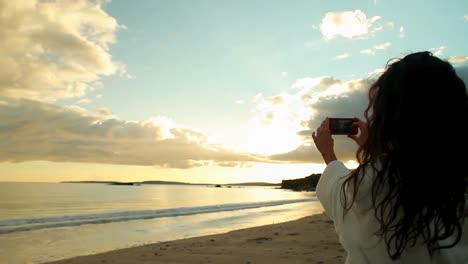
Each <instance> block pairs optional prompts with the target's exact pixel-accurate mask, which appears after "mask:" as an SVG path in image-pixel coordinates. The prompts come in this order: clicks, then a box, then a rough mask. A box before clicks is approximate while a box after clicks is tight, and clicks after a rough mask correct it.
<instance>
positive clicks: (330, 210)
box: [315, 160, 350, 231]
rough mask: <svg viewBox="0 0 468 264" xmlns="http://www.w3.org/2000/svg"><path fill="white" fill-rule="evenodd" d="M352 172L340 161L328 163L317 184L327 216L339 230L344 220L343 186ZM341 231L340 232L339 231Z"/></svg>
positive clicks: (317, 192)
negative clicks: (341, 198)
mask: <svg viewBox="0 0 468 264" xmlns="http://www.w3.org/2000/svg"><path fill="white" fill-rule="evenodd" d="M349 173H350V170H349V169H348V168H346V167H345V165H344V164H343V162H341V161H339V160H335V161H332V162H330V163H328V165H327V167H326V168H325V170H324V171H323V173H322V176H320V180H319V182H318V184H317V188H316V190H315V191H316V194H317V198H318V199H319V200H320V202H321V203H322V206H323V208H324V209H325V212H326V213H327V215H328V216H329V217H330V218H331V219H332V220H333V222H334V223H335V229H339V227H340V226H341V221H342V220H343V210H344V209H343V206H342V205H341V201H340V196H341V184H342V182H343V179H344V178H345V176H347V175H348V174H349ZM337 231H339V230H337Z"/></svg>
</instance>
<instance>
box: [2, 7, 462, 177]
mask: <svg viewBox="0 0 468 264" xmlns="http://www.w3.org/2000/svg"><path fill="white" fill-rule="evenodd" d="M466 36H468V2H467V1H466V0H450V1H436V0H429V1H427V0H424V1H422V0H415V1H406V0H405V1H403V0H396V1H395V0H392V1H390V0H359V1H358V0H350V1H318V0H317V1H315V0H309V1H299V0H292V1H270V0H254V1H247V0H240V1H227V0H216V1H215V0H194V1H187V0H166V1H159V0H140V1H124V0H113V1H87V0H76V1H75V0H69V1H60V0H18V1H9V0H0V39H2V41H1V42H0V69H2V70H1V71H0V181H30V182H38V181H45V182H59V181H70V180H116V181H146V180H165V181H183V182H192V183H237V182H257V181H261V182H281V180H284V179H294V178H302V177H305V176H308V175H310V174H311V173H321V172H322V170H323V169H324V167H325V166H324V164H323V160H322V159H321V156H320V154H319V153H318V151H317V150H316V148H315V146H314V145H313V143H312V141H311V137H310V134H311V132H312V131H314V130H315V129H316V128H317V127H318V126H319V124H320V123H321V122H322V120H323V119H324V118H325V117H361V118H362V117H363V114H362V113H363V111H364V109H365V107H366V106H367V102H368V101H367V89H368V87H369V84H370V83H372V81H373V80H375V79H376V78H377V77H378V76H379V74H380V73H381V72H382V71H383V70H384V69H385V66H386V64H387V62H389V61H391V60H392V59H397V58H401V57H402V56H404V55H406V54H409V53H411V52H416V51H422V50H427V51H431V52H432V53H433V54H434V55H436V56H439V57H440V58H443V59H445V60H448V61H449V62H451V63H452V64H453V65H454V66H455V68H456V70H457V72H458V73H459V75H460V76H461V77H462V78H464V80H465V82H467V80H468V50H467V49H466V42H467V40H468V39H467V37H466ZM441 89H443V87H441ZM422 97H423V95H422ZM334 139H335V149H336V152H337V155H338V158H339V159H340V160H342V161H344V162H345V164H346V166H348V167H349V168H352V167H353V166H355V165H356V163H355V151H356V149H357V146H356V145H355V143H354V142H352V141H351V140H350V139H348V138H347V137H345V136H334Z"/></svg>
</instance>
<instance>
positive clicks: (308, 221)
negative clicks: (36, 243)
mask: <svg viewBox="0 0 468 264" xmlns="http://www.w3.org/2000/svg"><path fill="white" fill-rule="evenodd" d="M345 259H346V252H345V251H344V249H343V248H342V247H341V245H340V244H339V242H338V239H337V235H336V233H335V230H334V228H333V223H332V221H331V220H330V219H329V218H328V216H327V215H326V214H325V213H321V214H314V215H311V216H306V217H302V218H300V219H298V220H293V221H289V222H283V223H278V224H270V225H263V226H258V227H251V228H245V229H239V230H234V231H230V232H227V233H221V234H216V235H209V236H200V237H193V238H186V239H180V240H174V241H167V242H160V243H154V244H148V245H142V246H136V247H131V248H126V249H119V250H113V251H109V252H105V253H99V254H94V255H88V256H79V257H74V258H70V259H65V260H59V261H53V262H47V264H80V263H83V264H85V263H86V264H92V263H100V264H101V263H135V264H139V263H251V264H254V263H317V264H319V263H327V264H329V263H331V264H333V263H344V262H345Z"/></svg>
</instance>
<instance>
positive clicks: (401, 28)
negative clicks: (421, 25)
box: [399, 26, 406, 38]
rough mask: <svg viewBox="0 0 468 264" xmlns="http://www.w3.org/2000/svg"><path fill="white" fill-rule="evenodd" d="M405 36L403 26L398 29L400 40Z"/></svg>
mask: <svg viewBox="0 0 468 264" xmlns="http://www.w3.org/2000/svg"><path fill="white" fill-rule="evenodd" d="M405 35H406V32H405V28H404V27H403V26H401V27H400V35H399V37H400V38H404V37H405Z"/></svg>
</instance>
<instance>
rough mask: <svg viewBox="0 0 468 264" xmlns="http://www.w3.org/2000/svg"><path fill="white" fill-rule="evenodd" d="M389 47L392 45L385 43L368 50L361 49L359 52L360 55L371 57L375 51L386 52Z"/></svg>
mask: <svg viewBox="0 0 468 264" xmlns="http://www.w3.org/2000/svg"><path fill="white" fill-rule="evenodd" d="M391 46H392V43H390V42H385V43H381V44H377V45H374V46H373V47H372V48H370V49H363V50H361V51H360V53H361V54H365V55H369V56H371V55H375V53H376V51H378V50H388V49H389V48H390V47H391Z"/></svg>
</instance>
